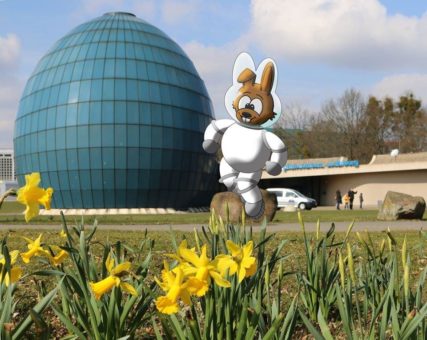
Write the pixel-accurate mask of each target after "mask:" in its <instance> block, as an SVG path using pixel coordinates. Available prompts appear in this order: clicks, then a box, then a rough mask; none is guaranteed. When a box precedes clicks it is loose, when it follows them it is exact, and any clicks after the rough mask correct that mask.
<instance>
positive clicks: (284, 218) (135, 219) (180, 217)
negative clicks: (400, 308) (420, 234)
mask: <svg viewBox="0 0 427 340" xmlns="http://www.w3.org/2000/svg"><path fill="white" fill-rule="evenodd" d="M22 211H23V206H22V205H21V204H19V203H17V202H5V203H4V204H3V206H2V207H1V209H0V223H2V224H23V223H25V221H24V217H23V215H22ZM377 213H378V210H339V211H337V210H320V209H313V210H310V211H303V212H302V214H303V218H304V220H305V221H306V222H316V221H317V220H318V219H320V221H322V222H343V221H352V220H355V221H356V222H357V221H360V222H363V221H375V220H376V217H377ZM95 218H96V220H97V221H98V223H99V224H150V225H156V224H200V225H201V224H205V223H206V222H207V221H208V220H209V213H207V212H206V213H182V214H155V215H153V214H146V215H98V216H85V222H86V223H89V224H91V223H93V222H94V220H95ZM75 219H76V217H75V216H67V221H68V222H70V223H73V222H74V221H75ZM424 219H427V212H426V213H425V214H424ZM60 222H61V218H60V217H59V216H39V217H37V218H36V219H34V220H33V221H32V223H33V224H58V223H60ZM297 222H298V218H297V213H296V212H284V211H278V212H277V213H276V216H275V217H274V220H273V222H272V223H273V224H274V223H297Z"/></svg>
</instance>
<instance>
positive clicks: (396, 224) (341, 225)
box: [0, 220, 427, 232]
mask: <svg viewBox="0 0 427 340" xmlns="http://www.w3.org/2000/svg"><path fill="white" fill-rule="evenodd" d="M349 224H350V222H336V223H335V227H336V230H337V231H346V230H347V228H348V226H349ZM202 225H205V226H206V223H205V224H175V225H172V229H174V230H181V231H193V230H194V228H195V227H196V228H197V229H201V227H202ZM330 225H331V223H330V222H323V223H321V224H320V229H321V230H322V231H327V230H328V229H329V227H330ZM170 227H171V225H168V224H159V225H153V224H150V225H141V224H139V225H138V224H134V225H133V224H132V225H119V224H104V225H99V226H98V228H99V229H101V230H145V229H147V230H149V231H165V230H169V228H170ZM388 227H390V229H391V230H415V231H416V230H420V229H421V228H423V229H424V230H427V221H418V220H417V221H392V222H384V221H373V222H355V224H354V228H353V231H364V230H368V231H383V230H386V229H387V228H388ZM305 228H306V230H307V231H315V230H316V223H305ZM19 229H31V230H54V229H60V225H59V224H58V225H53V224H52V225H35V224H23V225H16V224H14V225H12V224H10V225H1V226H0V230H19ZM257 230H259V225H258V226H255V228H254V231H257ZM267 230H268V231H271V232H278V231H301V226H300V225H299V224H298V223H275V224H270V225H268V226H267Z"/></svg>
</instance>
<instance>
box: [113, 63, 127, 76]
mask: <svg viewBox="0 0 427 340" xmlns="http://www.w3.org/2000/svg"><path fill="white" fill-rule="evenodd" d="M114 76H115V77H116V78H126V62H125V60H124V59H116V62H115V67H114Z"/></svg>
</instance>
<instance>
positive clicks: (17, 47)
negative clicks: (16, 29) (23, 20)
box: [0, 34, 21, 71]
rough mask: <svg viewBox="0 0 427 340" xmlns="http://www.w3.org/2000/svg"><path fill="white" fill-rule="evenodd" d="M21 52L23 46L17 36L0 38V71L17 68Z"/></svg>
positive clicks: (11, 35)
mask: <svg viewBox="0 0 427 340" xmlns="http://www.w3.org/2000/svg"><path fill="white" fill-rule="evenodd" d="M20 52H21V44H20V42H19V39H18V37H17V36H16V35H15V34H7V35H6V36H5V37H2V36H0V70H2V71H7V70H10V68H11V67H12V68H15V67H16V65H17V61H18V59H19V55H20Z"/></svg>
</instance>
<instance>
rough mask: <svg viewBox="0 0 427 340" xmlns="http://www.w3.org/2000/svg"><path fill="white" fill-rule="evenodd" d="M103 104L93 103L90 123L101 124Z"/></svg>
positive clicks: (91, 104) (90, 109) (90, 110)
mask: <svg viewBox="0 0 427 340" xmlns="http://www.w3.org/2000/svg"><path fill="white" fill-rule="evenodd" d="M101 108H102V105H101V102H91V103H90V106H89V123H90V124H100V123H101Z"/></svg>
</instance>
